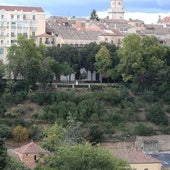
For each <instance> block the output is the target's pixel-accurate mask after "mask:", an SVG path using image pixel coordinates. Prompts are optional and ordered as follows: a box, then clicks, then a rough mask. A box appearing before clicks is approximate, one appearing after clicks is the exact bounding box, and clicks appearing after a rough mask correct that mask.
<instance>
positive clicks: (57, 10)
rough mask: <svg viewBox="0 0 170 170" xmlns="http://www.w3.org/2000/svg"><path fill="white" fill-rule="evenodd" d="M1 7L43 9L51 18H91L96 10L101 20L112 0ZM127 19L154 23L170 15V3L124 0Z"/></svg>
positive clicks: (35, 1)
mask: <svg viewBox="0 0 170 170" xmlns="http://www.w3.org/2000/svg"><path fill="white" fill-rule="evenodd" d="M0 4H1V5H21V6H30V7H31V6H35V7H42V8H43V10H44V11H45V12H46V17H47V18H48V17H49V16H66V17H72V16H76V17H89V16H90V13H91V12H92V10H93V9H95V10H96V11H97V13H98V15H99V17H101V18H105V17H107V10H108V8H109V7H110V0H93V1H91V0H81V1H80V0H71V1H69V0H62V1H60V0H57V1H56V0H50V2H49V3H47V1H46V0H41V1H40V0H29V1H23V0H15V1H12V0H0ZM123 4H124V10H125V19H129V18H132V19H141V20H144V21H145V22H149V20H150V22H151V23H154V22H156V20H158V16H159V15H160V16H161V17H165V16H168V15H170V1H167V0H138V1H136V0H124V3H123Z"/></svg>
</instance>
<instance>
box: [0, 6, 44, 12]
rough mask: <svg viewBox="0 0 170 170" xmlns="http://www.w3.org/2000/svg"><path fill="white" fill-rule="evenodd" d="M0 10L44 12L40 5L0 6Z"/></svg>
mask: <svg viewBox="0 0 170 170" xmlns="http://www.w3.org/2000/svg"><path fill="white" fill-rule="evenodd" d="M0 10H5V11H23V12H32V11H36V12H44V10H43V9H42V8H41V7H25V6H0Z"/></svg>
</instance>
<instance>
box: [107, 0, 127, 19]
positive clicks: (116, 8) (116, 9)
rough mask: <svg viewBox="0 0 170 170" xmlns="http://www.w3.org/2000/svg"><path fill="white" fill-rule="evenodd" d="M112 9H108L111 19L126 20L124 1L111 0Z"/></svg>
mask: <svg viewBox="0 0 170 170" xmlns="http://www.w3.org/2000/svg"><path fill="white" fill-rule="evenodd" d="M110 3H111V7H110V8H109V9H108V17H109V19H118V20H120V19H124V9H123V0H110Z"/></svg>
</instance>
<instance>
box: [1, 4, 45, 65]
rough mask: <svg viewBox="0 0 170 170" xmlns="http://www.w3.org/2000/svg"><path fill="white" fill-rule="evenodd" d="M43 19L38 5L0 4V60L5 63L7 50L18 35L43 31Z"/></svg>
mask: <svg viewBox="0 0 170 170" xmlns="http://www.w3.org/2000/svg"><path fill="white" fill-rule="evenodd" d="M45 19H46V18H45V12H44V10H43V9H42V8H40V7H25V6H0V61H2V62H3V63H7V59H6V55H7V50H8V48H9V47H10V46H11V45H12V44H13V43H15V42H16V40H17V39H18V36H19V35H23V36H25V37H27V38H30V37H36V36H37V35H40V34H43V33H45Z"/></svg>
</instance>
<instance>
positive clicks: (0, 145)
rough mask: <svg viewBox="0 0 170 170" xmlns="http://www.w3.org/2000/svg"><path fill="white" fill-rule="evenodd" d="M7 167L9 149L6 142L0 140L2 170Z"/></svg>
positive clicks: (0, 166) (0, 164)
mask: <svg viewBox="0 0 170 170" xmlns="http://www.w3.org/2000/svg"><path fill="white" fill-rule="evenodd" d="M6 165H7V149H6V147H5V143H4V140H3V139H2V138H0V170H3V169H5V167H6Z"/></svg>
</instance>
